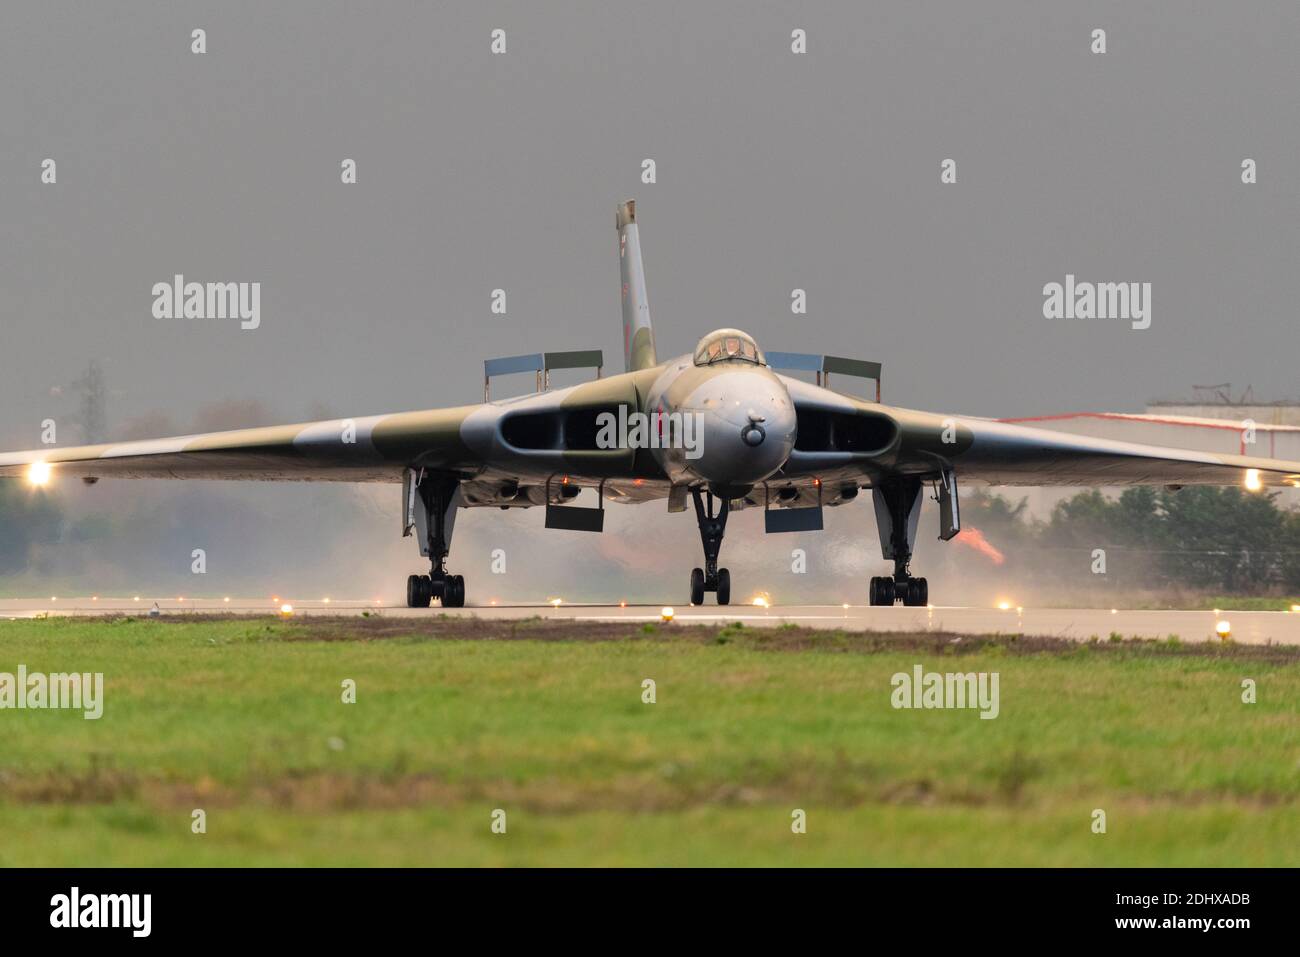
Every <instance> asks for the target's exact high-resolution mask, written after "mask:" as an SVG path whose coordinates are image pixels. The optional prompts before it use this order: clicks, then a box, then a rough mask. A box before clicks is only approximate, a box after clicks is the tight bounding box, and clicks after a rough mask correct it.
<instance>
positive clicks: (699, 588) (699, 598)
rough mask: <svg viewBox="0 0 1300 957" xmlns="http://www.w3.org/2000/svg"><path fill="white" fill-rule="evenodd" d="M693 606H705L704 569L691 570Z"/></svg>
mask: <svg viewBox="0 0 1300 957" xmlns="http://www.w3.org/2000/svg"><path fill="white" fill-rule="evenodd" d="M691 604H692V605H703V604H704V569H703V568H692V569H691Z"/></svg>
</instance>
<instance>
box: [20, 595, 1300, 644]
mask: <svg viewBox="0 0 1300 957" xmlns="http://www.w3.org/2000/svg"><path fill="white" fill-rule="evenodd" d="M155 604H156V605H157V608H158V612H157V613H158V614H159V615H166V616H168V617H173V616H176V615H185V614H194V613H209V614H211V613H217V614H221V613H229V614H249V615H251V614H258V615H266V614H279V613H281V609H282V606H283V605H285V604H291V605H292V612H291V614H292V615H293V616H295V617H297V616H302V615H360V614H362V613H363V612H369V613H370V614H380V615H383V616H385V617H392V618H405V617H411V618H426V617H429V616H431V615H441V614H446V615H471V616H475V615H476V616H478V617H480V618H527V617H530V616H535V615H537V616H542V617H546V618H554V619H558V620H564V619H569V620H576V621H618V620H622V621H631V622H648V621H659V620H661V612H662V609H661V607H660V606H658V605H654V606H651V605H627V606H620V605H570V604H563V603H561V604H559V605H487V606H479V607H473V608H449V609H446V610H445V611H444V610H443V609H441V608H438V607H437V606H434V607H433V608H406V607H394V606H389V605H382V604H380V603H379V602H377V601H363V600H346V599H333V600H330V601H325V600H322V599H314V600H313V599H295V598H282V597H276V598H274V599H271V598H254V599H248V598H235V597H232V598H230V599H229V600H226V599H193V598H178V597H174V596H173V597H170V598H150V597H144V596H141V597H140V598H139V599H136V598H135V597H134V596H132V597H130V598H114V597H109V596H100V597H98V598H94V597H85V598H72V597H69V598H57V599H50V598H46V599H30V598H27V599H4V600H0V620H3V619H6V618H35V617H39V616H42V615H120V614H131V615H140V616H144V615H147V614H149V613H150V611H151V610H152V608H153V606H154V605H155ZM673 618H674V620H675V621H677V622H687V623H690V622H697V623H701V624H704V623H709V624H712V623H717V622H726V621H740V622H743V623H744V624H745V625H746V626H757V627H775V626H778V625H782V624H786V623H790V624H795V625H803V626H806V627H810V628H839V629H850V630H853V631H884V632H889V631H925V630H927V629H928V630H934V631H949V632H955V633H958V634H969V635H981V634H991V633H1003V634H1007V633H1012V634H1015V633H1020V634H1027V635H1052V636H1056V637H1062V638H1075V639H1078V640H1081V641H1084V640H1087V639H1088V638H1090V637H1091V636H1093V635H1096V636H1097V637H1098V638H1100V639H1102V640H1106V639H1107V638H1109V637H1110V635H1111V633H1112V632H1118V633H1119V634H1121V635H1123V636H1124V637H1125V638H1132V637H1141V638H1168V637H1169V636H1170V635H1177V636H1178V637H1179V639H1181V640H1182V641H1208V640H1216V641H1217V640H1219V638H1218V636H1217V635H1216V633H1215V626H1216V624H1217V623H1218V622H1220V621H1226V622H1227V623H1228V624H1229V626H1230V634H1231V637H1232V639H1233V640H1234V641H1238V642H1242V643H1245V644H1264V643H1267V642H1275V643H1278V644H1292V645H1294V644H1300V613H1296V612H1280V611H1225V612H1221V613H1219V614H1217V615H1216V614H1215V613H1214V612H1212V611H1144V610H1130V609H1118V610H1116V611H1114V612H1112V611H1111V610H1110V609H1104V608H1103V609H1098V608H1071V609H1067V608H1025V609H1023V610H1017V609H1015V608H1011V609H1006V610H1003V609H998V608H981V607H973V606H971V607H954V606H944V605H937V606H933V607H930V608H905V607H902V606H895V607H892V608H874V607H871V606H869V605H851V606H848V607H844V606H841V605H776V606H773V607H771V608H763V607H758V606H753V605H731V606H729V607H727V608H719V607H718V606H716V605H712V604H708V605H703V606H700V607H697V608H692V607H691V606H689V605H674V606H673Z"/></svg>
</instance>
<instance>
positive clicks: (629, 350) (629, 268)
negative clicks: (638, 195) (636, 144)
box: [616, 199, 659, 372]
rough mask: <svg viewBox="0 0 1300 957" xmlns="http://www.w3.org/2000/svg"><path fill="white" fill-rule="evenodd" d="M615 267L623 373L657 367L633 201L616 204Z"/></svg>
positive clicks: (657, 362) (657, 361) (634, 202)
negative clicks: (619, 284) (620, 304)
mask: <svg viewBox="0 0 1300 957" xmlns="http://www.w3.org/2000/svg"><path fill="white" fill-rule="evenodd" d="M616 225H617V226H618V265H619V272H620V273H621V274H622V279H623V287H622V295H623V356H624V358H625V360H626V362H627V371H628V372H635V371H636V370H638V369H648V368H650V367H651V366H655V365H658V364H659V360H658V359H657V358H656V357H655V334H654V330H653V329H652V328H650V305H649V303H647V302H646V297H645V266H644V265H643V264H642V262H641V237H640V234H639V233H638V232H637V226H636V200H634V199H629V200H628V201H627V202H626V203H619V206H618V218H617V220H616Z"/></svg>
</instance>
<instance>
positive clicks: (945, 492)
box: [935, 469, 961, 542]
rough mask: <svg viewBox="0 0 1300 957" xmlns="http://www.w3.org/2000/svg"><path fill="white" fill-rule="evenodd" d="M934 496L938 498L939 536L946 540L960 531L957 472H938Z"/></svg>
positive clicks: (948, 470)
mask: <svg viewBox="0 0 1300 957" xmlns="http://www.w3.org/2000/svg"><path fill="white" fill-rule="evenodd" d="M935 497H936V498H938V499H939V538H940V540H941V541H945V542H946V541H948V540H949V539H951V538H953V536H955V535H956V534H957V533H958V532H960V531H961V512H960V509H959V508H958V505H957V474H956V473H955V472H953V471H952V470H951V469H946V470H945V471H943V472H940V473H939V482H938V485H937V486H936V487H935Z"/></svg>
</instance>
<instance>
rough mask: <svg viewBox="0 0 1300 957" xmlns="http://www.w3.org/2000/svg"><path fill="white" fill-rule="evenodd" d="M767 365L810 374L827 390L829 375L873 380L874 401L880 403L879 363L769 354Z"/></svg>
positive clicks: (793, 354)
mask: <svg viewBox="0 0 1300 957" xmlns="http://www.w3.org/2000/svg"><path fill="white" fill-rule="evenodd" d="M767 364H768V365H769V366H770V367H771V368H773V369H787V370H790V371H793V372H811V373H813V374H814V375H816V377H817V380H816V381H817V384H818V385H819V386H823V387H824V388H827V389H829V388H830V383H831V373H832V372H834V373H836V374H837V375H851V376H855V377H857V378H859V379H874V380H875V382H876V401H877V402H879V401H880V373H881V365H880V363H879V362H868V361H867V360H866V359H846V358H845V357H844V356H821V355H817V354H816V353H812V352H769V353H767Z"/></svg>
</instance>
